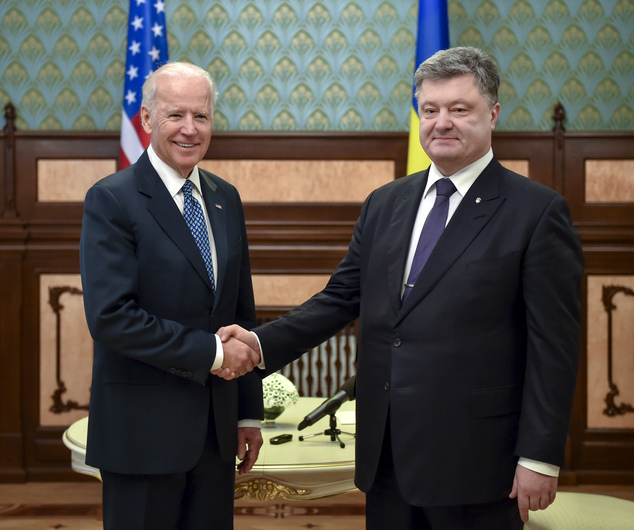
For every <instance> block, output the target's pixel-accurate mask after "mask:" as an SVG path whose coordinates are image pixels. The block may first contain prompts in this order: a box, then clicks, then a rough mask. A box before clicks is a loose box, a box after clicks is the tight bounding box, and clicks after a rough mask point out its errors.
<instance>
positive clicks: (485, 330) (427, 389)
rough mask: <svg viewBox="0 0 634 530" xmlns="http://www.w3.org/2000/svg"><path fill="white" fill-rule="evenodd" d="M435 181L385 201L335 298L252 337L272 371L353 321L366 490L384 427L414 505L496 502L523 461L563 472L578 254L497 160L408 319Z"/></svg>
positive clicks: (364, 226)
mask: <svg viewBox="0 0 634 530" xmlns="http://www.w3.org/2000/svg"><path fill="white" fill-rule="evenodd" d="M427 177H428V171H423V172H420V173H416V174H413V175H410V176H408V177H405V178H402V179H399V180H396V181H394V182H391V183H389V184H387V185H385V186H383V187H381V188H379V189H377V190H375V191H374V192H373V193H372V194H371V195H370V196H369V197H368V198H367V200H366V202H365V204H364V205H363V208H362V211H361V215H360V217H359V219H358V221H357V223H356V225H355V228H354V234H353V237H352V241H351V243H350V246H349V249H348V252H347V254H346V256H345V257H344V258H343V260H342V261H341V263H340V264H339V266H338V267H337V269H336V270H335V272H334V273H333V275H332V277H331V279H330V281H329V283H328V285H327V286H326V287H325V289H324V290H323V291H322V292H321V293H318V294H317V295H315V296H314V297H312V298H311V299H310V300H308V301H307V302H305V303H304V304H302V305H301V306H300V307H298V308H296V309H295V310H293V311H291V312H290V313H289V314H287V315H285V316H283V317H281V318H280V319H278V320H275V321H272V322H270V323H267V324H265V325H264V326H262V327H259V328H256V329H255V331H256V333H257V334H258V336H259V338H260V341H261V344H262V349H263V355H264V361H265V363H266V371H267V372H271V371H275V370H277V369H279V368H280V367H281V366H283V365H284V364H286V363H288V362H290V361H292V360H293V359H295V358H297V357H298V356H299V355H301V353H302V352H304V351H306V350H307V349H310V348H312V347H314V346H315V345H317V344H319V343H320V342H322V341H324V340H325V339H327V338H328V337H329V336H331V335H333V334H334V333H335V332H337V331H338V330H339V329H341V328H342V327H343V326H344V325H345V324H347V323H349V322H350V321H352V320H354V319H355V318H357V317H358V318H359V336H358V347H357V348H358V349H357V361H358V366H357V370H358V371H357V378H356V400H357V401H356V403H357V405H356V408H357V441H356V451H357V458H356V484H357V486H358V487H359V488H360V489H361V490H364V491H367V490H368V489H369V488H370V487H371V485H372V483H373V480H374V476H375V473H376V469H377V465H378V461H379V456H380V452H381V445H382V440H383V436H384V432H385V429H386V428H389V429H390V434H391V439H392V447H393V458H394V466H395V472H396V477H397V480H398V483H399V486H400V489H401V492H402V493H403V495H404V497H405V499H406V500H407V501H408V502H409V503H411V504H413V505H419V506H434V505H445V506H446V505H456V504H471V503H480V502H491V501H494V500H497V499H501V498H504V497H506V496H508V494H509V493H510V491H511V486H512V482H513V476H514V472H515V467H516V464H517V459H518V457H519V456H522V457H525V458H530V459H534V460H538V461H541V462H547V463H552V464H555V465H559V466H562V465H563V463H564V446H565V440H566V436H567V430H568V424H569V418H570V412H571V408H572V400H573V394H574V388H575V382H576V373H577V365H578V349H579V345H578V342H579V332H580V305H581V302H580V301H581V277H582V272H583V255H582V251H581V246H580V243H579V239H578V236H577V233H576V231H575V229H574V228H573V226H572V223H571V218H570V212H569V209H568V206H567V204H566V201H565V200H564V199H563V198H562V197H561V196H560V195H558V194H557V193H555V192H554V191H553V190H551V189H549V188H547V187H545V186H542V185H540V184H537V183H535V182H533V181H531V180H529V179H527V178H525V177H522V176H520V175H517V174H515V173H512V172H511V171H509V170H507V169H505V168H503V167H502V166H501V165H500V164H499V162H498V161H497V159H495V158H494V159H493V160H492V161H491V163H490V164H489V165H488V166H487V167H486V168H485V170H484V171H483V172H482V173H481V174H480V176H479V177H478V178H477V179H476V181H475V182H474V184H473V185H472V186H471V188H470V189H469V191H468V193H467V194H466V196H465V197H464V198H463V200H462V202H461V203H460V205H459V207H458V209H457V210H456V212H455V213H454V215H453V217H452V218H451V220H450V222H449V224H448V225H447V227H446V229H445V231H444V232H443V234H442V236H441V238H440V240H439V241H438V243H437V245H436V247H435V248H434V250H433V252H432V254H431V256H430V257H429V260H428V261H427V264H426V265H425V268H424V269H423V271H422V273H421V275H420V276H419V278H418V281H417V282H416V285H415V287H414V288H413V290H412V291H411V293H410V295H409V296H408V298H407V299H406V301H405V303H403V304H401V299H400V293H401V288H402V284H403V274H404V268H405V261H406V257H407V253H408V250H409V242H410V237H411V232H412V227H413V225H414V220H415V218H416V214H417V211H418V207H419V204H420V201H421V197H422V193H423V190H424V189H425V184H426V182H427ZM388 412H389V416H388ZM388 417H389V419H390V421H389V422H388Z"/></svg>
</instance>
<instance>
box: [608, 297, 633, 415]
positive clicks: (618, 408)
mask: <svg viewBox="0 0 634 530" xmlns="http://www.w3.org/2000/svg"><path fill="white" fill-rule="evenodd" d="M619 293H623V294H624V295H625V296H634V291H633V290H632V289H630V288H629V287H625V286H623V285H604V286H603V295H602V300H603V306H604V308H605V311H606V312H607V314H608V385H609V387H610V390H609V392H608V393H607V394H606V396H605V403H606V405H607V407H606V408H605V409H604V411H603V414H605V415H606V416H620V415H623V414H627V413H628V412H634V407H633V406H632V405H630V404H629V403H621V404H620V405H617V404H616V402H615V398H616V396H618V395H619V388H618V386H617V385H616V383H615V382H614V379H613V348H612V313H613V312H614V311H616V309H617V307H616V305H615V304H614V297H615V296H616V295H617V294H619Z"/></svg>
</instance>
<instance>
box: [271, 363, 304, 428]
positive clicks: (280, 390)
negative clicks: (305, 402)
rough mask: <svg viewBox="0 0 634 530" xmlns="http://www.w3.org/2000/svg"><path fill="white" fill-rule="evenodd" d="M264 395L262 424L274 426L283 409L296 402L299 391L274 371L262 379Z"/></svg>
mask: <svg viewBox="0 0 634 530" xmlns="http://www.w3.org/2000/svg"><path fill="white" fill-rule="evenodd" d="M262 395H263V397H264V425H265V426H269V427H270V426H275V418H277V417H278V416H279V415H280V414H282V412H284V409H285V408H286V407H288V406H290V405H294V404H295V403H297V400H298V399H299V392H298V391H297V388H295V385H294V384H293V383H291V381H290V380H288V379H287V378H286V377H284V376H283V375H282V374H279V373H274V374H271V375H269V376H267V377H265V378H264V379H262Z"/></svg>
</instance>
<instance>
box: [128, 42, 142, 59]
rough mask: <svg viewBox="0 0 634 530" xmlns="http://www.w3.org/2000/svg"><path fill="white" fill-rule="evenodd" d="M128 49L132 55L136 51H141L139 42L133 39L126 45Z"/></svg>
mask: <svg viewBox="0 0 634 530" xmlns="http://www.w3.org/2000/svg"><path fill="white" fill-rule="evenodd" d="M128 50H130V51H131V52H132V55H136V54H137V53H141V43H140V42H137V41H135V40H133V41H132V44H131V45H130V46H129V47H128Z"/></svg>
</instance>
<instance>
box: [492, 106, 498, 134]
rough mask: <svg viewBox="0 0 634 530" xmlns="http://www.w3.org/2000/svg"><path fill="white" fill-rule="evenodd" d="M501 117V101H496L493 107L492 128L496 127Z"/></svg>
mask: <svg viewBox="0 0 634 530" xmlns="http://www.w3.org/2000/svg"><path fill="white" fill-rule="evenodd" d="M499 117H500V103H499V102H498V103H496V104H495V105H493V107H492V108H491V130H493V129H495V124H496V123H497V122H498V118H499Z"/></svg>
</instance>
